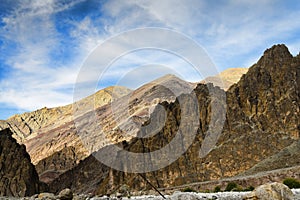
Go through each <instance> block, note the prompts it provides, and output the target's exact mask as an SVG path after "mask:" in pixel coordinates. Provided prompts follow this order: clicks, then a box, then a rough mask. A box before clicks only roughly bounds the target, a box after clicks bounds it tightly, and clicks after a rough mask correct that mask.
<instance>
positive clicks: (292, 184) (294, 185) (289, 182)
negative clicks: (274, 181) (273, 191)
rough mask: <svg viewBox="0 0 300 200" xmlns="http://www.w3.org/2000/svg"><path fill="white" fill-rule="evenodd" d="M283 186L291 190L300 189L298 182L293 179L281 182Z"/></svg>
mask: <svg viewBox="0 0 300 200" xmlns="http://www.w3.org/2000/svg"><path fill="white" fill-rule="evenodd" d="M283 184H285V185H286V186H288V187H289V188H290V189H292V188H300V182H299V181H298V180H296V179H294V178H286V179H284V180H283Z"/></svg>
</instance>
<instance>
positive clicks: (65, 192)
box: [58, 188, 73, 200]
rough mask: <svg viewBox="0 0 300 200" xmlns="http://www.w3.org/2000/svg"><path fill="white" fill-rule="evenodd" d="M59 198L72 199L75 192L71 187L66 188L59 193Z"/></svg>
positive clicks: (62, 199) (63, 199)
mask: <svg viewBox="0 0 300 200" xmlns="http://www.w3.org/2000/svg"><path fill="white" fill-rule="evenodd" d="M58 198H59V199H60V200H72V199H73V192H72V190H70V189H69V188H66V189H64V190H62V191H60V193H59V194H58Z"/></svg>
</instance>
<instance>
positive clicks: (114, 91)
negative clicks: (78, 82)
mask: <svg viewBox="0 0 300 200" xmlns="http://www.w3.org/2000/svg"><path fill="white" fill-rule="evenodd" d="M130 91H131V90H130V89H128V88H125V87H121V86H114V87H108V88H105V89H102V90H99V91H98V92H96V93H95V94H93V95H90V96H88V97H86V98H84V99H82V100H80V101H79V103H80V104H81V105H82V107H85V106H86V105H87V104H89V102H93V103H94V105H95V107H96V108H97V107H101V106H103V105H105V104H107V103H110V102H111V101H112V100H113V98H119V97H121V96H124V95H126V94H128V93H129V92H130ZM72 117H73V105H72V104H69V105H66V106H61V107H56V108H46V107H45V108H42V109H39V110H36V111H33V112H26V113H23V114H17V115H14V116H11V117H10V118H9V119H7V120H0V129H4V128H10V129H11V130H12V131H13V133H14V135H13V136H14V137H15V138H16V139H17V141H18V142H20V143H24V142H25V141H27V140H29V139H31V138H33V137H36V136H37V135H38V134H39V131H40V130H41V129H46V130H50V129H54V128H55V127H58V126H60V125H62V124H63V123H66V122H69V121H71V120H72Z"/></svg>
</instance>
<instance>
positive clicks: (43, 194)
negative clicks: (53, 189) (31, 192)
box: [37, 192, 57, 200]
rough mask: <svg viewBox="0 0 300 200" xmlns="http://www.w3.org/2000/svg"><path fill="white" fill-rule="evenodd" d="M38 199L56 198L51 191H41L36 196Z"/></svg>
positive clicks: (48, 199) (51, 199) (49, 199)
mask: <svg viewBox="0 0 300 200" xmlns="http://www.w3.org/2000/svg"><path fill="white" fill-rule="evenodd" d="M37 198H38V199H41V200H55V199H57V198H56V196H55V195H54V194H53V193H48V192H43V193H40V194H39V195H38V196H37Z"/></svg>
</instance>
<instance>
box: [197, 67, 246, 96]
mask: <svg viewBox="0 0 300 200" xmlns="http://www.w3.org/2000/svg"><path fill="white" fill-rule="evenodd" d="M247 71H248V68H229V69H226V70H224V71H222V72H221V73H219V74H217V75H216V76H210V77H207V78H205V79H204V80H203V81H201V83H213V84H214V85H215V86H219V87H220V88H222V89H224V90H225V91H227V90H228V89H229V88H230V86H232V85H233V84H235V83H237V82H238V81H239V80H240V78H241V77H242V76H243V75H244V74H246V73H247Z"/></svg>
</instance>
